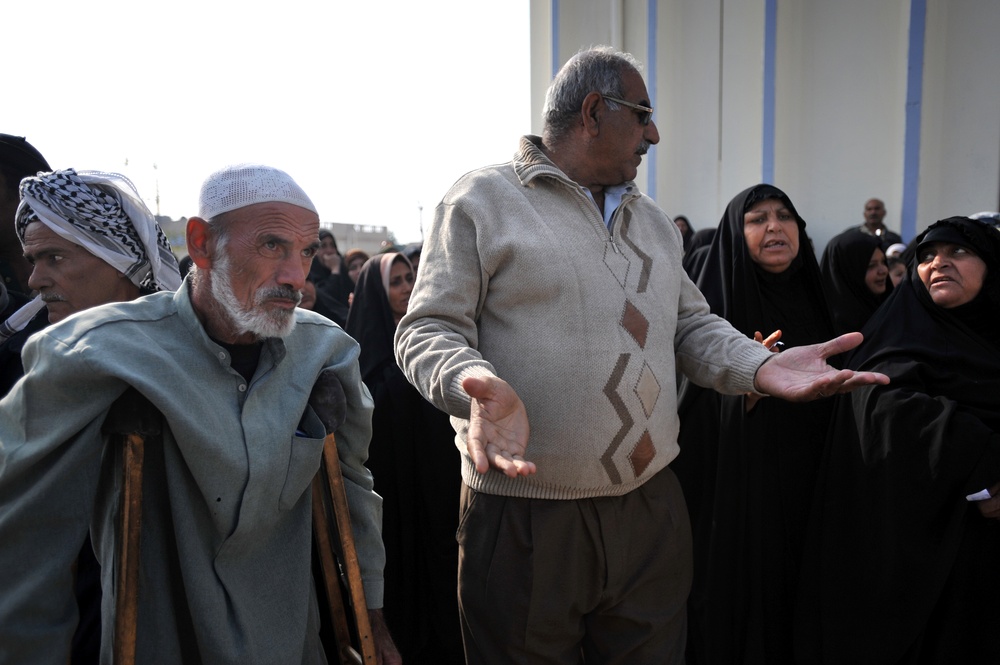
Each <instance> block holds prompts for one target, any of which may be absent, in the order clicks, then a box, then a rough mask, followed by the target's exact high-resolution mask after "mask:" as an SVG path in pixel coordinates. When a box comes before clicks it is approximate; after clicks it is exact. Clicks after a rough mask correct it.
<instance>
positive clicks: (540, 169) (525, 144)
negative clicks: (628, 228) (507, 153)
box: [513, 134, 639, 192]
mask: <svg viewBox="0 0 1000 665" xmlns="http://www.w3.org/2000/svg"><path fill="white" fill-rule="evenodd" d="M541 146H542V138H541V137H540V136H534V135H532V134H528V135H526V136H522V137H521V142H520V144H519V145H518V150H517V153H516V154H515V155H514V160H513V165H514V173H516V174H517V177H518V179H519V180H520V181H521V184H522V185H524V186H528V185H529V184H530V183H531V181H532V180H534V179H535V178H537V177H540V176H549V177H553V178H557V179H559V180H562V181H563V182H566V183H569V184H570V185H572V186H573V187H575V188H578V189H579V188H580V187H581V185H580V184H579V183H577V182H575V181H573V180H572V179H571V178H570V177H569V176H568V175H566V174H565V173H563V172H562V170H561V169H560V168H559V167H558V166H556V165H555V164H554V163H553V162H552V160H551V159H549V158H548V157H546V156H545V153H544V152H542V147H541ZM619 188H620V191H622V192H638V191H639V190H638V188H637V187H636V184H635V182H634V181H632V180H629V181H628V182H623V183H622V184H621V185H617V186H616V187H615V188H610V187H609V188H608V189H609V190H610V189H616V190H617V189H619Z"/></svg>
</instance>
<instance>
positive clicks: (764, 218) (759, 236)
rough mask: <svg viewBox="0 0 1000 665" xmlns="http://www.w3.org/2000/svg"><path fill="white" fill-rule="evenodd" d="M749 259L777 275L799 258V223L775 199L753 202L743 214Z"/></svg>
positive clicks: (783, 205)
mask: <svg viewBox="0 0 1000 665" xmlns="http://www.w3.org/2000/svg"><path fill="white" fill-rule="evenodd" d="M743 238H744V239H745V240H746V243H747V250H749V252H750V258H751V259H753V262H754V263H756V264H758V265H759V266H760V267H761V268H763V269H764V270H766V271H767V272H773V273H781V272H784V271H785V270H787V269H788V266H790V265H792V261H794V260H795V257H796V256H798V255H799V223H798V220H796V219H795V215H793V214H792V211H791V210H789V209H788V208H786V207H785V204H784V203H782V202H781V201H780V200H779V199H767V200H764V201H759V202H757V203H756V204H755V205H754V206H753V207H752V208H750V210H748V211H746V212H745V213H744V214H743Z"/></svg>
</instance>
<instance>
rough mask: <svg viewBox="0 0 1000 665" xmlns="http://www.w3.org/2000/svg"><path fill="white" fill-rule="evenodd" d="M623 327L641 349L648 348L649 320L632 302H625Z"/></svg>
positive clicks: (622, 319)
mask: <svg viewBox="0 0 1000 665" xmlns="http://www.w3.org/2000/svg"><path fill="white" fill-rule="evenodd" d="M620 323H621V326H622V328H624V329H625V330H627V331H628V334H630V335H632V339H634V340H635V341H636V342H637V343H638V344H639V348H640V349H645V348H646V334H647V333H648V332H649V320H648V319H646V317H645V316H643V314H642V312H640V311H639V308H638V307H636V306H635V305H633V304H632V301H630V300H626V301H625V311H623V312H622V318H621V321H620Z"/></svg>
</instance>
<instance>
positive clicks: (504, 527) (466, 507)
mask: <svg viewBox="0 0 1000 665" xmlns="http://www.w3.org/2000/svg"><path fill="white" fill-rule="evenodd" d="M458 539H459V547H460V554H459V571H458V579H459V603H460V606H461V615H462V629H463V634H464V638H465V652H466V658H467V660H468V663H469V665H483V664H487V663H489V664H494V663H504V664H506V663H519V664H520V663H523V664H526V665H527V664H531V665H534V664H539V665H541V664H543V663H544V664H546V665H549V664H551V665H556V664H560V665H562V664H565V665H571V664H572V665H579V664H580V663H586V665H594V664H601V665H612V664H622V665H625V664H628V665H643V664H645V663H648V664H649V665H669V664H671V663H683V662H684V647H685V639H686V632H687V615H686V613H685V604H686V602H687V597H688V591H689V590H690V588H691V556H692V555H691V526H690V524H689V522H688V514H687V507H686V506H685V503H684V496H683V494H682V492H681V488H680V485H679V484H678V482H677V478H676V477H675V476H674V473H673V471H671V470H670V469H669V468H668V469H664V470H663V471H661V472H660V473H658V474H657V475H656V476H654V477H653V478H652V479H650V480H649V481H648V482H646V483H645V484H644V485H643V486H642V487H640V488H638V489H636V490H633V491H632V492H630V493H628V494H626V495H624V496H620V497H599V498H593V499H580V500H566V501H558V500H544V499H520V498H512V497H505V496H497V495H491V494H484V493H482V492H476V491H475V490H472V489H469V488H468V487H467V486H463V488H462V517H461V523H460V525H459V530H458Z"/></svg>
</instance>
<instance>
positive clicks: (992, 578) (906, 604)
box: [796, 218, 1000, 665]
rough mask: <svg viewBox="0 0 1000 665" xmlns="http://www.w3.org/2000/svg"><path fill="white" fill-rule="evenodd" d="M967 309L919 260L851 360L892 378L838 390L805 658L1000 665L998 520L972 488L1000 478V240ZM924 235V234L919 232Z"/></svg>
mask: <svg viewBox="0 0 1000 665" xmlns="http://www.w3.org/2000/svg"><path fill="white" fill-rule="evenodd" d="M940 225H944V226H952V227H955V228H956V229H960V232H961V233H963V234H965V235H966V236H967V237H968V238H970V241H971V242H972V243H974V244H971V245H970V246H972V247H975V248H976V252H977V254H979V256H980V258H982V259H983V260H984V261H986V264H987V275H986V281H985V284H984V286H983V289H982V291H981V292H980V295H979V296H978V297H977V298H976V300H975V301H973V302H972V303H970V304H968V305H963V306H961V307H957V308H953V309H944V308H942V307H939V306H937V305H936V304H934V302H933V300H932V299H931V297H930V295H929V294H928V292H927V289H926V288H925V287H924V285H923V283H922V282H921V281H920V279H919V277H918V276H917V274H916V272H915V270H914V267H913V266H911V268H910V271H909V273H908V274H907V276H905V277H904V279H903V281H902V282H901V283H900V284H899V286H898V287H897V289H896V291H895V292H894V293H893V294H892V296H891V297H890V299H889V300H888V301H887V302H886V303H885V305H884V306H883V307H882V308H881V309H879V311H878V312H876V314H875V315H874V316H873V317H872V319H871V321H870V322H869V323H868V325H867V326H866V327H865V329H864V331H863V332H864V334H865V336H866V339H865V342H864V343H863V345H862V346H861V347H859V348H858V349H857V350H856V351H855V353H854V354H853V355H852V356H851V358H850V359H849V361H848V366H849V367H851V368H856V369H860V370H871V371H877V372H882V373H884V374H887V375H888V376H889V377H890V380H891V383H890V384H889V385H886V386H867V387H865V388H861V389H859V390H857V391H855V392H854V393H851V394H850V395H845V396H842V397H841V398H839V399H838V409H837V414H838V417H837V420H836V423H835V427H834V429H833V430H832V432H831V436H830V438H829V441H828V444H827V451H826V454H825V456H824V463H823V470H822V473H821V477H820V482H819V483H818V484H817V494H816V497H817V498H816V504H815V508H814V510H813V515H812V518H811V524H810V531H809V540H808V542H809V544H810V547H809V550H808V556H807V558H806V560H805V562H804V575H803V580H802V585H801V590H800V591H801V602H800V613H799V616H800V621H799V626H798V630H797V633H798V634H797V644H796V648H797V654H798V655H799V657H800V661H801V662H803V663H859V664H865V663H871V664H879V665H882V664H885V665H892V664H897V663H945V662H947V663H998V662H1000V604H998V603H997V599H998V598H1000V566H998V565H997V562H998V561H1000V521H998V520H990V519H987V518H985V517H983V516H982V515H981V514H980V512H979V510H978V508H977V507H976V505H975V503H973V502H970V501H967V500H966V496H967V495H969V494H972V493H974V492H978V491H981V490H983V489H988V488H990V487H991V486H993V485H995V484H996V483H997V482H1000V434H998V432H1000V328H998V325H1000V315H998V312H1000V235H998V234H997V233H996V231H994V230H992V229H988V227H986V226H985V225H982V224H979V223H978V222H973V221H972V220H967V219H964V218H951V219H949V220H943V221H942V222H938V224H936V225H934V226H932V227H930V229H928V232H930V231H931V230H932V229H934V228H935V227H937V226H940ZM918 240H919V238H918Z"/></svg>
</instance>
